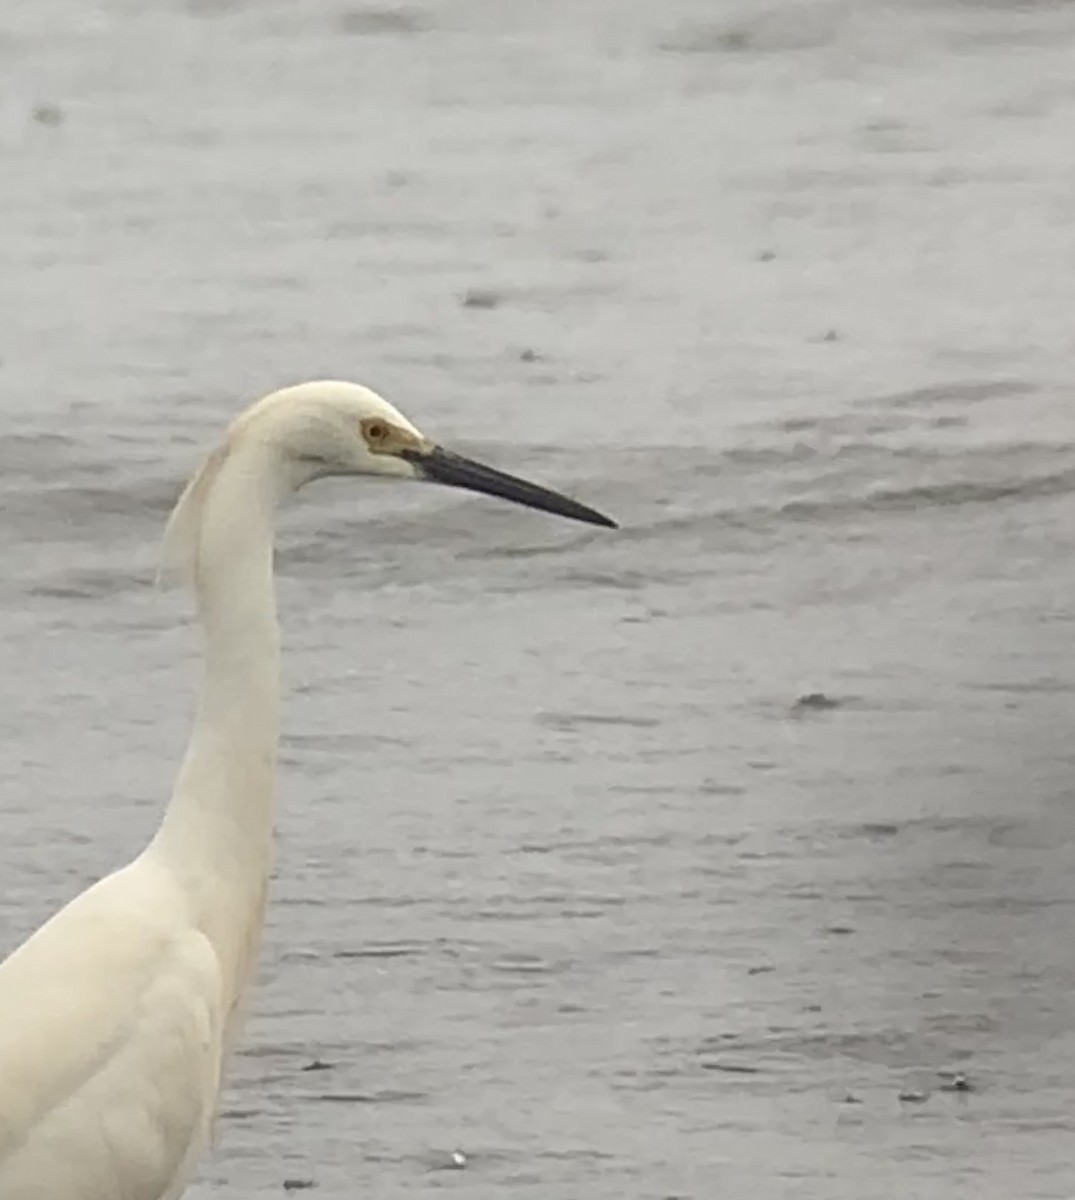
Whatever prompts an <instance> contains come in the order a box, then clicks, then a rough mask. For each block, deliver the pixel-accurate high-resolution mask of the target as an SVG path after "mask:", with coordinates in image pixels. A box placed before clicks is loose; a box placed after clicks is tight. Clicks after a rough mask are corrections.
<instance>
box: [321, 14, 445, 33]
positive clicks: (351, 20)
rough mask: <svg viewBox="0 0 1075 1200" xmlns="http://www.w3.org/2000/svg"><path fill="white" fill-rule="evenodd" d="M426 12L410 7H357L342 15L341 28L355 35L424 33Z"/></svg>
mask: <svg viewBox="0 0 1075 1200" xmlns="http://www.w3.org/2000/svg"><path fill="white" fill-rule="evenodd" d="M428 28H429V23H428V19H427V17H426V15H425V13H421V12H417V11H416V10H414V9H408V8H356V9H351V10H350V11H349V12H345V13H344V14H343V15H342V16H341V17H340V29H341V30H342V31H343V32H344V33H349V34H352V35H353V36H355V37H380V36H384V35H397V36H399V35H408V34H411V35H413V34H416V33H424V32H425V31H426V30H427V29H428Z"/></svg>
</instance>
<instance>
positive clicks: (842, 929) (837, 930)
mask: <svg viewBox="0 0 1075 1200" xmlns="http://www.w3.org/2000/svg"><path fill="white" fill-rule="evenodd" d="M825 932H826V933H831V934H835V935H837V936H839V937H846V936H847V935H848V934H851V933H854V932H855V928H854V926H853V925H829V926H828V927H827V928H826V929H825Z"/></svg>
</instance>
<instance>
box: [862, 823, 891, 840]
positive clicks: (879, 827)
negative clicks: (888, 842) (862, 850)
mask: <svg viewBox="0 0 1075 1200" xmlns="http://www.w3.org/2000/svg"><path fill="white" fill-rule="evenodd" d="M854 832H855V834H857V835H860V836H862V837H868V838H888V837H895V836H896V835H897V834H898V833H899V832H900V826H899V825H890V824H888V823H887V822H883V821H877V822H873V821H867V822H865V823H864V824H862V825H857V826H856V827H855V830H854Z"/></svg>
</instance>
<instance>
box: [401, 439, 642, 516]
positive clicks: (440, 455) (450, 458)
mask: <svg viewBox="0 0 1075 1200" xmlns="http://www.w3.org/2000/svg"><path fill="white" fill-rule="evenodd" d="M400 456H401V457H402V458H404V459H406V461H407V462H409V463H411V464H412V465H413V466H414V468H415V470H416V471H417V472H418V475H419V476H420V478H422V479H428V480H429V481H430V482H431V483H443V484H445V485H447V486H448V487H457V488H464V489H466V490H467V491H468V492H481V493H482V494H483V495H485V496H498V497H499V498H500V499H501V500H511V501H512V502H513V503H514V504H522V505H524V506H525V507H526V508H537V509H540V510H541V511H542V512H547V513H554V514H555V515H556V516H558V517H570V518H571V519H572V520H573V521H585V522H586V524H588V525H603V526H605V527H606V528H607V529H617V528H619V527H618V526H617V524H616V522H615V521H613V520H611V519H610V518H609V517H606V516H605V515H604V514H603V513H599V512H597V510H596V509H593V508H587V507H586V505H585V504H579V503H578V502H577V501H575V500H569V499H568V497H567V496H561V495H560V493H559V492H552V491H550V490H549V489H548V488H543V487H539V486H538V485H537V484H536V483H527V482H526V480H525V479H517V478H516V477H515V476H514V475H507V474H505V473H504V472H503V471H497V470H494V468H493V467H486V466H483V465H482V464H481V463H477V462H474V461H473V460H472V459H469V458H464V457H463V456H462V455H461V454H453V453H452V452H451V451H450V450H445V449H443V448H442V447H440V446H423V447H422V448H420V449H419V448H413V449H412V448H408V449H406V450H402V451H400Z"/></svg>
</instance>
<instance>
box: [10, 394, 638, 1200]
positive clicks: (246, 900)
mask: <svg viewBox="0 0 1075 1200" xmlns="http://www.w3.org/2000/svg"><path fill="white" fill-rule="evenodd" d="M326 475H372V476H390V477H393V478H397V479H405V480H431V481H433V482H437V483H442V484H448V485H451V486H455V487H461V488H468V489H470V490H472V491H476V492H484V493H487V494H489V495H492V496H499V497H503V498H504V499H507V500H512V501H515V502H516V503H519V504H524V505H527V506H529V507H531V508H537V509H543V510H545V511H546V512H550V513H556V514H558V515H560V516H564V517H572V518H574V519H576V520H579V521H586V522H589V523H590V524H593V525H605V526H610V527H615V523H614V522H613V521H610V520H609V519H608V518H607V517H605V516H602V515H601V514H600V513H598V512H595V511H594V510H593V509H591V508H586V507H585V506H584V505H581V504H578V503H576V502H575V501H574V500H569V499H567V498H566V497H565V496H561V495H558V494H557V493H555V492H551V491H547V490H546V489H544V488H541V487H537V486H536V485H534V484H531V483H526V482H524V481H522V480H519V479H516V478H514V477H512V476H510V475H505V474H503V473H501V472H500V471H495V470H493V469H492V468H490V467H485V466H482V465H480V464H478V463H475V462H472V461H470V460H469V459H466V458H462V457H460V456H459V455H456V454H452V453H451V452H450V451H447V450H443V449H442V448H441V447H439V446H437V445H435V444H434V443H433V442H431V441H429V440H428V439H426V438H425V437H424V436H423V435H422V434H421V433H419V431H418V430H417V429H416V428H415V427H414V426H413V425H412V424H411V423H410V421H408V420H407V419H406V417H404V416H403V415H402V414H401V413H399V412H398V411H397V410H396V409H395V408H394V407H393V406H392V405H391V404H389V403H388V402H387V401H386V400H383V399H382V398H381V397H380V396H378V395H376V394H375V393H374V392H371V391H369V390H368V389H366V388H363V387H360V386H358V385H356V384H349V383H340V382H334V381H325V382H314V383H307V384H301V385H299V386H297V387H291V388H285V389H283V390H282V391H279V392H274V393H273V394H272V395H270V396H267V397H265V398H264V399H262V400H260V401H258V402H257V403H256V404H254V405H252V406H251V407H250V408H248V409H247V410H246V411H245V412H243V413H242V414H241V415H240V416H239V417H238V418H236V420H235V421H234V422H233V423H232V425H231V426H230V428H229V429H228V432H227V436H226V437H225V439H224V441H223V443H222V444H221V445H220V446H219V447H218V448H217V449H216V450H214V451H213V452H212V453H211V454H210V455H209V457H208V458H207V459H206V460H205V462H204V463H203V464H202V466H201V468H200V469H199V470H198V472H197V473H196V474H195V476H194V478H193V479H192V480H191V482H190V483H189V484H188V486H187V488H186V490H185V491H184V492H183V494H182V496H181V497H180V498H179V501H178V503H177V504H176V507H175V509H174V511H173V513H172V515H171V518H170V519H169V522H168V527H167V530H166V532H165V566H166V567H172V568H179V569H181V570H183V571H185V573H186V574H187V577H188V578H189V579H190V580H191V582H192V584H193V587H194V591H195V595H196V599H197V607H198V618H199V622H200V625H201V628H202V634H203V647H204V674H203V679H202V685H201V693H200V697H199V702H198V707H197V713H196V716H195V721H194V730H193V734H192V736H191V741H190V745H189V748H188V750H187V753H186V756H185V758H184V759H183V762H182V765H181V767H180V770H179V773H178V777H177V779H176V782H175V786H174V788H173V791H172V796H171V800H170V801H169V803H168V805H167V808H166V810H165V813H164V817H163V820H162V821H161V824H160V827H159V829H158V830H157V832H156V834H155V836H154V837H153V839H152V840H151V842H150V844H149V845H148V846H147V847H146V848H145V850H144V851H143V852H142V853H141V854H140V855H139V856H138V857H137V858H135V859H134V860H133V861H132V862H130V863H128V864H127V865H126V866H124V867H122V868H121V869H119V870H118V871H116V872H114V873H113V874H111V875H108V876H106V877H105V878H104V879H102V880H100V881H99V882H97V883H95V884H94V885H93V886H91V887H90V888H88V889H87V890H86V891H84V892H83V893H82V894H81V895H79V896H76V897H75V898H74V899H73V900H72V901H71V902H70V903H69V904H67V906H66V907H64V908H63V909H61V910H60V911H59V912H58V913H57V914H56V915H55V916H53V917H52V918H51V920H49V921H47V922H46V923H45V924H44V925H43V926H41V927H40V928H39V929H38V930H37V932H36V933H34V934H33V935H32V936H31V937H30V938H29V939H28V940H27V941H26V942H24V943H23V944H22V945H21V946H20V947H19V948H17V949H16V950H15V951H14V952H13V953H12V954H11V956H10V957H9V958H8V959H7V960H6V961H4V962H3V963H0V1198H2V1200H175V1197H177V1196H179V1195H180V1194H181V1193H182V1192H183V1190H184V1188H185V1186H186V1182H187V1180H188V1179H189V1177H190V1175H191V1173H192V1171H193V1168H194V1165H195V1162H196V1160H197V1158H198V1155H199V1153H200V1152H201V1150H202V1149H203V1148H204V1147H205V1146H206V1144H207V1143H208V1140H209V1135H210V1127H211V1123H212V1120H213V1114H214V1109H215V1106H216V1100H217V1094H218V1091H219V1088H220V1082H221V1075H222V1072H223V1069H224V1066H225V1064H226V1061H227V1056H228V1052H229V1050H230V1049H231V1047H232V1046H233V1044H234V1042H235V1038H236V1034H237V1032H238V1027H239V1025H240V1022H241V1006H242V1001H243V996H244V993H245V990H246V987H247V984H248V983H249V981H250V976H251V972H252V969H253V966H254V962H255V959H256V957H257V953H258V946H259V943H260V938H261V930H262V923H263V918H264V912H265V903H266V891H267V885H268V879H269V871H270V865H271V853H272V850H271V846H272V825H273V804H274V801H273V793H274V784H275V775H276V751H277V726H278V717H277V709H278V693H279V679H278V666H279V634H278V627H277V620H276V603H275V596H274V590H273V575H272V568H273V527H274V514H275V510H276V507H277V504H278V502H279V501H281V500H282V499H284V498H285V497H286V496H287V495H288V494H290V493H291V492H293V491H295V490H296V489H298V488H299V487H301V486H302V485H303V484H306V483H308V482H310V481H311V480H313V479H317V478H320V477H322V476H326Z"/></svg>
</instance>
